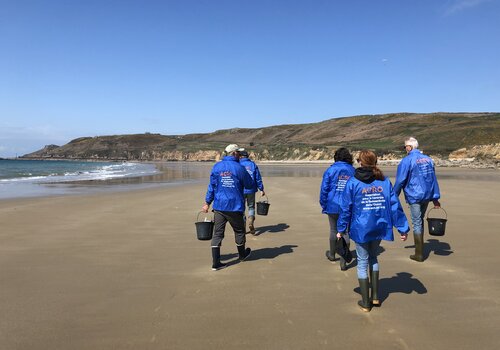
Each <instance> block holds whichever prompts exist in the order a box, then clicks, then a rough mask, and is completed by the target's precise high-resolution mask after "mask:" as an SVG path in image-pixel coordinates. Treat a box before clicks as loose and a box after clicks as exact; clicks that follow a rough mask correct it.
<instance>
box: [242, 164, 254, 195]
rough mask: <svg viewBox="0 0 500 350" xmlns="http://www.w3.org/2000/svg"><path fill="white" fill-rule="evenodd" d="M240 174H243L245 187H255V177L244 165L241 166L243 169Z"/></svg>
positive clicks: (249, 188)
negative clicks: (253, 177)
mask: <svg viewBox="0 0 500 350" xmlns="http://www.w3.org/2000/svg"><path fill="white" fill-rule="evenodd" d="M240 174H241V176H242V180H243V181H242V182H243V187H245V188H246V189H247V190H251V189H253V179H252V177H251V176H250V174H249V173H248V171H247V169H246V168H245V167H244V166H243V165H242V166H241V171H240Z"/></svg>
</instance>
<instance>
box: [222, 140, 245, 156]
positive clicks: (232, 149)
mask: <svg viewBox="0 0 500 350" xmlns="http://www.w3.org/2000/svg"><path fill="white" fill-rule="evenodd" d="M244 150H245V149H244V148H240V147H239V146H238V145H236V144H234V143H232V144H230V145H227V147H226V149H225V150H224V151H225V152H226V153H227V154H231V153H233V152H241V151H244Z"/></svg>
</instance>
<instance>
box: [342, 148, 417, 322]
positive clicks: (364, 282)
mask: <svg viewBox="0 0 500 350" xmlns="http://www.w3.org/2000/svg"><path fill="white" fill-rule="evenodd" d="M358 163H359V164H360V167H359V168H357V169H356V171H355V173H354V176H353V177H351V178H350V179H349V181H347V184H346V186H345V189H344V193H343V195H342V200H341V204H340V209H341V210H340V216H339V219H338V222H337V230H338V233H337V237H339V238H340V237H342V235H343V234H345V233H346V231H347V229H348V228H349V235H350V237H351V240H353V241H354V242H355V243H356V255H357V261H358V266H357V273H358V282H359V287H360V290H361V298H362V299H361V300H360V301H358V305H359V306H360V308H361V310H363V311H366V312H369V311H370V310H371V309H372V306H380V304H381V303H380V300H379V297H378V286H379V271H380V270H379V263H378V258H377V255H378V249H379V246H380V242H381V240H386V241H393V240H394V235H393V233H392V227H393V226H394V227H396V228H397V230H398V232H399V234H400V235H401V240H402V241H406V239H407V237H408V235H407V233H408V231H410V228H409V226H408V220H407V219H406V216H405V214H404V212H403V208H402V207H401V203H400V202H399V199H398V197H397V196H396V193H395V192H394V190H393V188H392V184H391V182H390V181H389V179H388V178H387V177H385V176H384V174H383V173H382V171H381V170H380V169H379V168H378V167H377V156H376V155H375V153H373V152H372V151H369V150H363V151H361V152H360V154H359V158H358ZM369 279H371V296H370V283H369Z"/></svg>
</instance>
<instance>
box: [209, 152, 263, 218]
mask: <svg viewBox="0 0 500 350" xmlns="http://www.w3.org/2000/svg"><path fill="white" fill-rule="evenodd" d="M252 186H253V180H252V178H251V177H250V175H248V173H247V171H246V170H245V168H244V167H242V166H241V165H240V162H239V161H238V158H235V157H233V156H226V157H224V158H223V159H222V160H221V161H220V162H218V163H216V164H215V165H214V166H213V168H212V173H211V174H210V183H209V184H208V189H207V195H206V196H205V202H206V203H207V204H210V203H212V202H214V204H213V209H214V210H218V211H239V212H243V211H245V202H244V201H245V197H244V196H243V189H244V188H249V189H250V188H252Z"/></svg>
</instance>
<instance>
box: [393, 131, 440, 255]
mask: <svg viewBox="0 0 500 350" xmlns="http://www.w3.org/2000/svg"><path fill="white" fill-rule="evenodd" d="M405 150H406V153H407V154H408V155H407V156H406V157H404V158H403V160H402V161H401V163H399V165H398V171H397V173H396V182H395V183H394V191H395V192H396V195H398V196H399V194H400V193H401V190H403V191H404V194H405V199H406V202H407V203H408V205H409V206H410V213H411V221H412V224H413V239H414V241H415V254H413V255H410V259H412V260H415V261H418V262H423V261H424V217H425V212H426V210H427V207H428V205H429V202H430V201H432V202H433V204H434V208H440V207H441V203H439V199H440V198H441V194H440V192H439V185H438V182H437V178H436V171H435V167H434V161H433V160H432V159H431V158H430V157H429V156H426V155H425V154H423V153H422V152H421V151H420V150H419V149H418V141H417V139H416V138H414V137H409V138H407V139H406V140H405Z"/></svg>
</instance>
